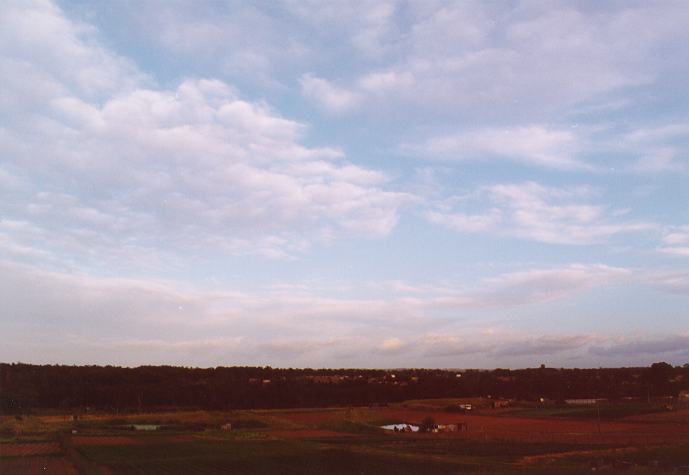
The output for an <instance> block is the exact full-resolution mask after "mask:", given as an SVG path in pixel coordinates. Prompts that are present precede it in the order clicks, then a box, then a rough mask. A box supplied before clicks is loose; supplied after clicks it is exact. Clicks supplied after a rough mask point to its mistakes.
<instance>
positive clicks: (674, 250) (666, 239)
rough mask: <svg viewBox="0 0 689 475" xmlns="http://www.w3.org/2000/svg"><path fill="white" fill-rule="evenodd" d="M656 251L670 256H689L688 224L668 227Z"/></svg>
mask: <svg viewBox="0 0 689 475" xmlns="http://www.w3.org/2000/svg"><path fill="white" fill-rule="evenodd" d="M662 242H663V245H662V246H660V247H659V248H658V252H661V253H663V254H667V255H670V256H680V257H689V226H675V227H673V228H670V229H669V230H668V231H667V232H666V234H665V236H663V239H662Z"/></svg>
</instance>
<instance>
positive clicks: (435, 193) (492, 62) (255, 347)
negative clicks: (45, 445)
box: [0, 0, 689, 368]
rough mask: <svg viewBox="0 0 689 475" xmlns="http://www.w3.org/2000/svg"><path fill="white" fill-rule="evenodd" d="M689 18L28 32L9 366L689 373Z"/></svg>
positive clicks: (271, 23) (505, 15) (456, 10)
mask: <svg viewBox="0 0 689 475" xmlns="http://www.w3.org/2000/svg"><path fill="white" fill-rule="evenodd" d="M687 45H689V9H687V8H686V3H685V2H682V1H677V2H671V1H663V2H648V1H644V2H629V1H625V2H604V3H600V2H576V3H572V2H509V1H505V2H471V1H463V2H457V3H455V2H434V1H430V0H428V1H418V2H413V1H412V2H404V1H392V0H390V1H387V0H376V1H371V2H368V1H363V0H361V1H357V2H345V1H335V2H324V1H307V0H300V1H291V0H284V1H270V2H258V1H257V2H230V1H228V2H185V1H174V2H171V1H160V2H158V1H152V0H151V1H145V2H129V1H121V2H82V1H75V2H57V3H54V2H50V1H35V2H31V1H30V2H26V1H12V0H10V1H5V2H3V3H2V5H1V6H0V70H2V71H3V73H2V82H1V85H2V87H0V105H1V107H0V301H2V309H1V310H0V335H1V336H0V341H2V345H0V360H2V361H24V362H34V363H70V364H71V363H77V364H85V363H98V364H121V365H139V364H180V365H199V366H215V365H235V364H237V365H272V366H295V367H296V366H300V367H301V366H308V367H455V368H463V367H485V368H491V367H526V366H535V365H538V364H541V363H546V364H548V365H551V366H566V367H572V366H594V367H597V366H618V365H627V366H631V365H647V364H650V363H652V362H655V361H668V362H670V363H674V364H680V363H685V362H688V361H689V206H688V205H689V186H688V185H689V154H688V152H687V150H688V145H689V112H688V111H689V95H687V94H686V91H687V90H689V47H687Z"/></svg>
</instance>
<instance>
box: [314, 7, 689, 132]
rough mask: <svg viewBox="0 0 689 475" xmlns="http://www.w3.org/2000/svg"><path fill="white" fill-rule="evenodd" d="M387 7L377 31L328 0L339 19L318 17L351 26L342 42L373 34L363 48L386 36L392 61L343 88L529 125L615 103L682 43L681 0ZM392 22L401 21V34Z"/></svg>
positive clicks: (670, 64)
mask: <svg viewBox="0 0 689 475" xmlns="http://www.w3.org/2000/svg"><path fill="white" fill-rule="evenodd" d="M390 8H391V7H390V6H389V5H386V6H385V8H382V9H381V10H385V12H384V14H381V15H379V17H380V19H381V20H380V22H379V23H378V24H379V25H380V26H379V27H378V28H374V29H373V31H374V33H373V34H370V33H369V32H370V31H371V30H370V29H369V27H368V26H367V25H366V24H365V22H363V21H362V22H350V21H347V15H346V14H342V12H341V11H340V9H333V8H332V6H331V4H329V5H328V6H327V7H324V8H323V9H321V10H322V11H330V10H336V11H337V12H338V13H339V15H334V14H330V15H328V14H318V15H314V17H315V18H317V21H318V22H320V23H322V24H323V25H325V27H330V28H335V29H337V31H340V30H341V29H342V28H348V29H349V30H348V31H347V32H346V34H343V36H344V37H345V38H368V37H370V38H373V39H374V41H373V42H369V43H372V44H374V45H375V46H374V47H373V48H365V50H367V51H368V50H380V49H381V42H380V40H379V39H380V38H381V35H380V34H379V32H380V31H383V32H386V33H387V35H386V36H384V37H385V38H386V39H387V41H386V42H385V43H384V44H383V48H384V50H386V51H388V52H389V56H390V58H391V60H390V61H387V62H386V63H385V64H382V65H377V64H374V65H373V66H372V67H370V68H368V69H366V70H365V71H364V72H362V73H361V74H359V76H358V77H356V78H355V79H353V80H351V82H350V86H349V87H345V86H342V87H343V88H345V89H349V93H350V94H359V93H369V94H370V93H375V96H374V97H376V98H378V100H383V101H386V102H391V103H397V104H411V105H413V106H415V107H417V108H420V109H429V110H432V111H435V112H438V111H442V112H443V113H446V114H451V115H460V116H466V117H467V118H468V119H476V118H478V119H479V120H484V119H490V118H492V119H495V118H501V119H502V120H504V119H505V118H506V117H507V118H509V117H511V118H519V120H522V121H523V119H524V118H525V117H527V118H530V119H528V120H530V121H533V120H539V119H538V118H543V117H551V116H552V114H553V113H562V112H563V111H565V112H567V111H570V110H572V109H571V108H572V107H583V106H587V105H589V106H590V105H591V103H592V102H600V100H601V98H605V99H606V101H607V102H609V103H610V102H617V103H619V101H620V99H619V97H612V98H610V97H607V98H606V95H609V94H614V93H616V92H620V93H621V94H624V93H625V89H628V88H630V87H635V86H640V85H646V84H651V83H653V82H654V81H663V80H665V77H664V75H663V73H664V72H665V71H672V70H673V69H676V66H675V64H676V62H678V61H681V60H680V59H679V58H676V57H669V56H668V57H665V56H663V55H658V54H657V49H658V48H661V47H663V45H666V44H667V43H675V44H682V43H683V42H686V39H687V35H686V28H685V26H686V22H687V12H686V9H685V8H683V6H682V5H681V3H668V4H664V5H663V7H662V8H659V6H658V5H652V6H651V5H631V4H630V5H622V6H617V7H615V8H590V7H588V6H586V5H571V4H566V3H555V4H552V5H549V7H548V8H543V6H542V5H536V4H529V5H515V6H513V7H511V8H510V7H507V8H505V5H501V6H497V5H493V4H487V3H485V2H462V3H457V4H453V3H451V4H446V3H440V4H439V3H437V2H416V3H411V4H407V5H405V7H404V8H401V7H397V8H396V11H394V12H392V13H391V12H390ZM361 10H362V11H363V12H367V11H370V9H367V8H365V7H364V8H362V9H361ZM362 16H366V15H365V14H364V15H362ZM390 18H397V31H396V30H395V29H394V28H391V27H390V20H389V19H390ZM401 18H403V20H401ZM314 21H316V20H314ZM685 59H686V58H685ZM367 103H368V102H367Z"/></svg>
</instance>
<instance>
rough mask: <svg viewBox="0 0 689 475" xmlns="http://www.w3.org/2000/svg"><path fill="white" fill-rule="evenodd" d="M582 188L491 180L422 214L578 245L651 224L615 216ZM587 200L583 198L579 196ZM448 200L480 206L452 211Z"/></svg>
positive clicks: (455, 226) (453, 225)
mask: <svg viewBox="0 0 689 475" xmlns="http://www.w3.org/2000/svg"><path fill="white" fill-rule="evenodd" d="M590 195H591V191H590V190H589V189H587V188H581V187H579V188H577V187H569V188H553V187H548V186H543V185H541V184H538V183H535V182H526V183H518V184H500V185H491V186H487V187H483V188H481V189H479V190H478V191H477V192H475V193H474V194H473V196H469V197H468V198H458V199H456V200H446V201H443V202H440V203H438V204H437V205H436V208H435V209H431V210H429V211H427V212H426V218H427V219H428V220H429V221H431V222H433V223H436V224H440V225H443V226H445V227H448V228H450V229H452V230H454V231H457V232H460V233H477V232H486V233H492V234H496V235H503V236H511V237H517V238H520V239H527V240H532V241H538V242H545V243H550V244H568V245H583V244H592V243H597V242H602V241H605V240H607V239H609V238H611V237H612V236H615V235H617V234H623V233H632V232H643V231H648V230H652V229H654V228H655V227H656V226H655V225H654V224H651V223H643V222H629V221H627V222H625V221H620V220H619V218H617V217H616V216H615V215H616V214H619V213H616V212H615V211H614V210H609V209H608V208H607V207H606V206H603V205H599V204H591V203H589V202H587V201H588V200H589V196H590ZM584 200H586V201H584ZM453 201H457V202H459V204H460V206H462V207H466V208H473V209H475V208H477V207H485V203H487V204H488V206H489V208H488V209H487V210H486V211H483V212H479V213H476V212H473V213H465V212H461V211H456V210H455V208H456V207H457V206H456V205H455V204H454V203H453Z"/></svg>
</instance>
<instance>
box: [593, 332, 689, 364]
mask: <svg viewBox="0 0 689 475" xmlns="http://www.w3.org/2000/svg"><path fill="white" fill-rule="evenodd" d="M590 351H591V353H593V354H594V355H597V356H605V357H613V356H622V357H629V356H633V357H638V356H640V355H643V356H647V355H654V356H655V357H656V358H659V359H660V358H664V357H669V356H671V355H675V356H677V357H689V335H669V336H665V337H657V338H637V339H632V338H620V339H619V340H618V341H615V342H611V343H610V344H608V345H604V346H603V345H600V346H594V347H591V349H590Z"/></svg>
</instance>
